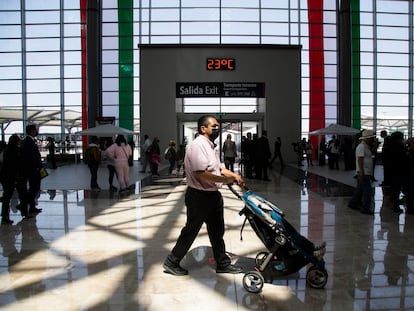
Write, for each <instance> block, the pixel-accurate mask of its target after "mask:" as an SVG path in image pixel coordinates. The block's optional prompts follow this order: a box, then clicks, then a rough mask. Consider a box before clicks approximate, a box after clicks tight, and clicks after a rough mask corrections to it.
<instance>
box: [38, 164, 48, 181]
mask: <svg viewBox="0 0 414 311" xmlns="http://www.w3.org/2000/svg"><path fill="white" fill-rule="evenodd" d="M39 174H40V179H43V178H45V177H47V176H49V173H48V172H47V171H46V169H45V168H44V167H42V168H41V169H40V171H39Z"/></svg>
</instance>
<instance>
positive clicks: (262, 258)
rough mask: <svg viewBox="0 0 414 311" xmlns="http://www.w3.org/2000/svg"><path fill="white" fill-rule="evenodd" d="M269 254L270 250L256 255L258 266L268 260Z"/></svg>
mask: <svg viewBox="0 0 414 311" xmlns="http://www.w3.org/2000/svg"><path fill="white" fill-rule="evenodd" d="M267 255H269V253H268V252H260V253H258V254H257V255H256V259H255V263H256V265H257V266H261V265H262V263H263V262H264V261H265V260H266V257H267Z"/></svg>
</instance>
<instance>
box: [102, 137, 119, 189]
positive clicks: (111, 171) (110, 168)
mask: <svg viewBox="0 0 414 311" xmlns="http://www.w3.org/2000/svg"><path fill="white" fill-rule="evenodd" d="M113 143H114V142H113V140H112V138H110V139H109V140H108V147H109V146H112V144H113ZM107 149H108V148H106V150H107ZM106 150H105V158H106V161H107V164H106V167H107V168H108V183H109V191H110V192H115V191H117V190H118V188H117V187H115V186H114V178H115V175H116V177H117V178H118V175H117V173H116V170H115V161H114V159H113V158H111V157H109V156H108V155H107V153H106Z"/></svg>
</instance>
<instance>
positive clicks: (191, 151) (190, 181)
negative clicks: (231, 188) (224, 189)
mask: <svg viewBox="0 0 414 311" xmlns="http://www.w3.org/2000/svg"><path fill="white" fill-rule="evenodd" d="M184 165H185V174H186V177H187V185H188V186H189V187H191V188H195V189H198V190H204V191H217V190H218V189H219V188H220V187H221V185H222V184H221V183H214V182H201V181H200V180H198V179H196V178H195V176H194V173H193V172H196V171H209V172H211V173H213V174H215V175H218V176H221V173H220V171H221V162H220V158H219V156H218V154H217V152H216V151H215V150H214V144H213V143H212V142H211V141H210V140H209V139H208V138H207V137H205V136H202V135H199V136H198V137H197V138H196V139H194V140H193V141H192V142H191V144H190V145H189V146H188V149H187V151H186V153H185V159H184Z"/></svg>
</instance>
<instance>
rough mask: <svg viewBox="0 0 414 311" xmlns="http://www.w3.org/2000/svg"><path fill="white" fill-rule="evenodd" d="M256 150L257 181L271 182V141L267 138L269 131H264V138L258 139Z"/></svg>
mask: <svg viewBox="0 0 414 311" xmlns="http://www.w3.org/2000/svg"><path fill="white" fill-rule="evenodd" d="M255 146H256V148H255V157H254V158H255V162H254V167H255V169H254V170H255V173H256V179H262V178H263V180H264V181H271V180H270V179H269V175H268V169H269V159H270V157H271V156H272V153H271V151H270V146H269V139H268V138H267V131H262V136H260V138H258V139H257V141H256V145H255Z"/></svg>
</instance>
